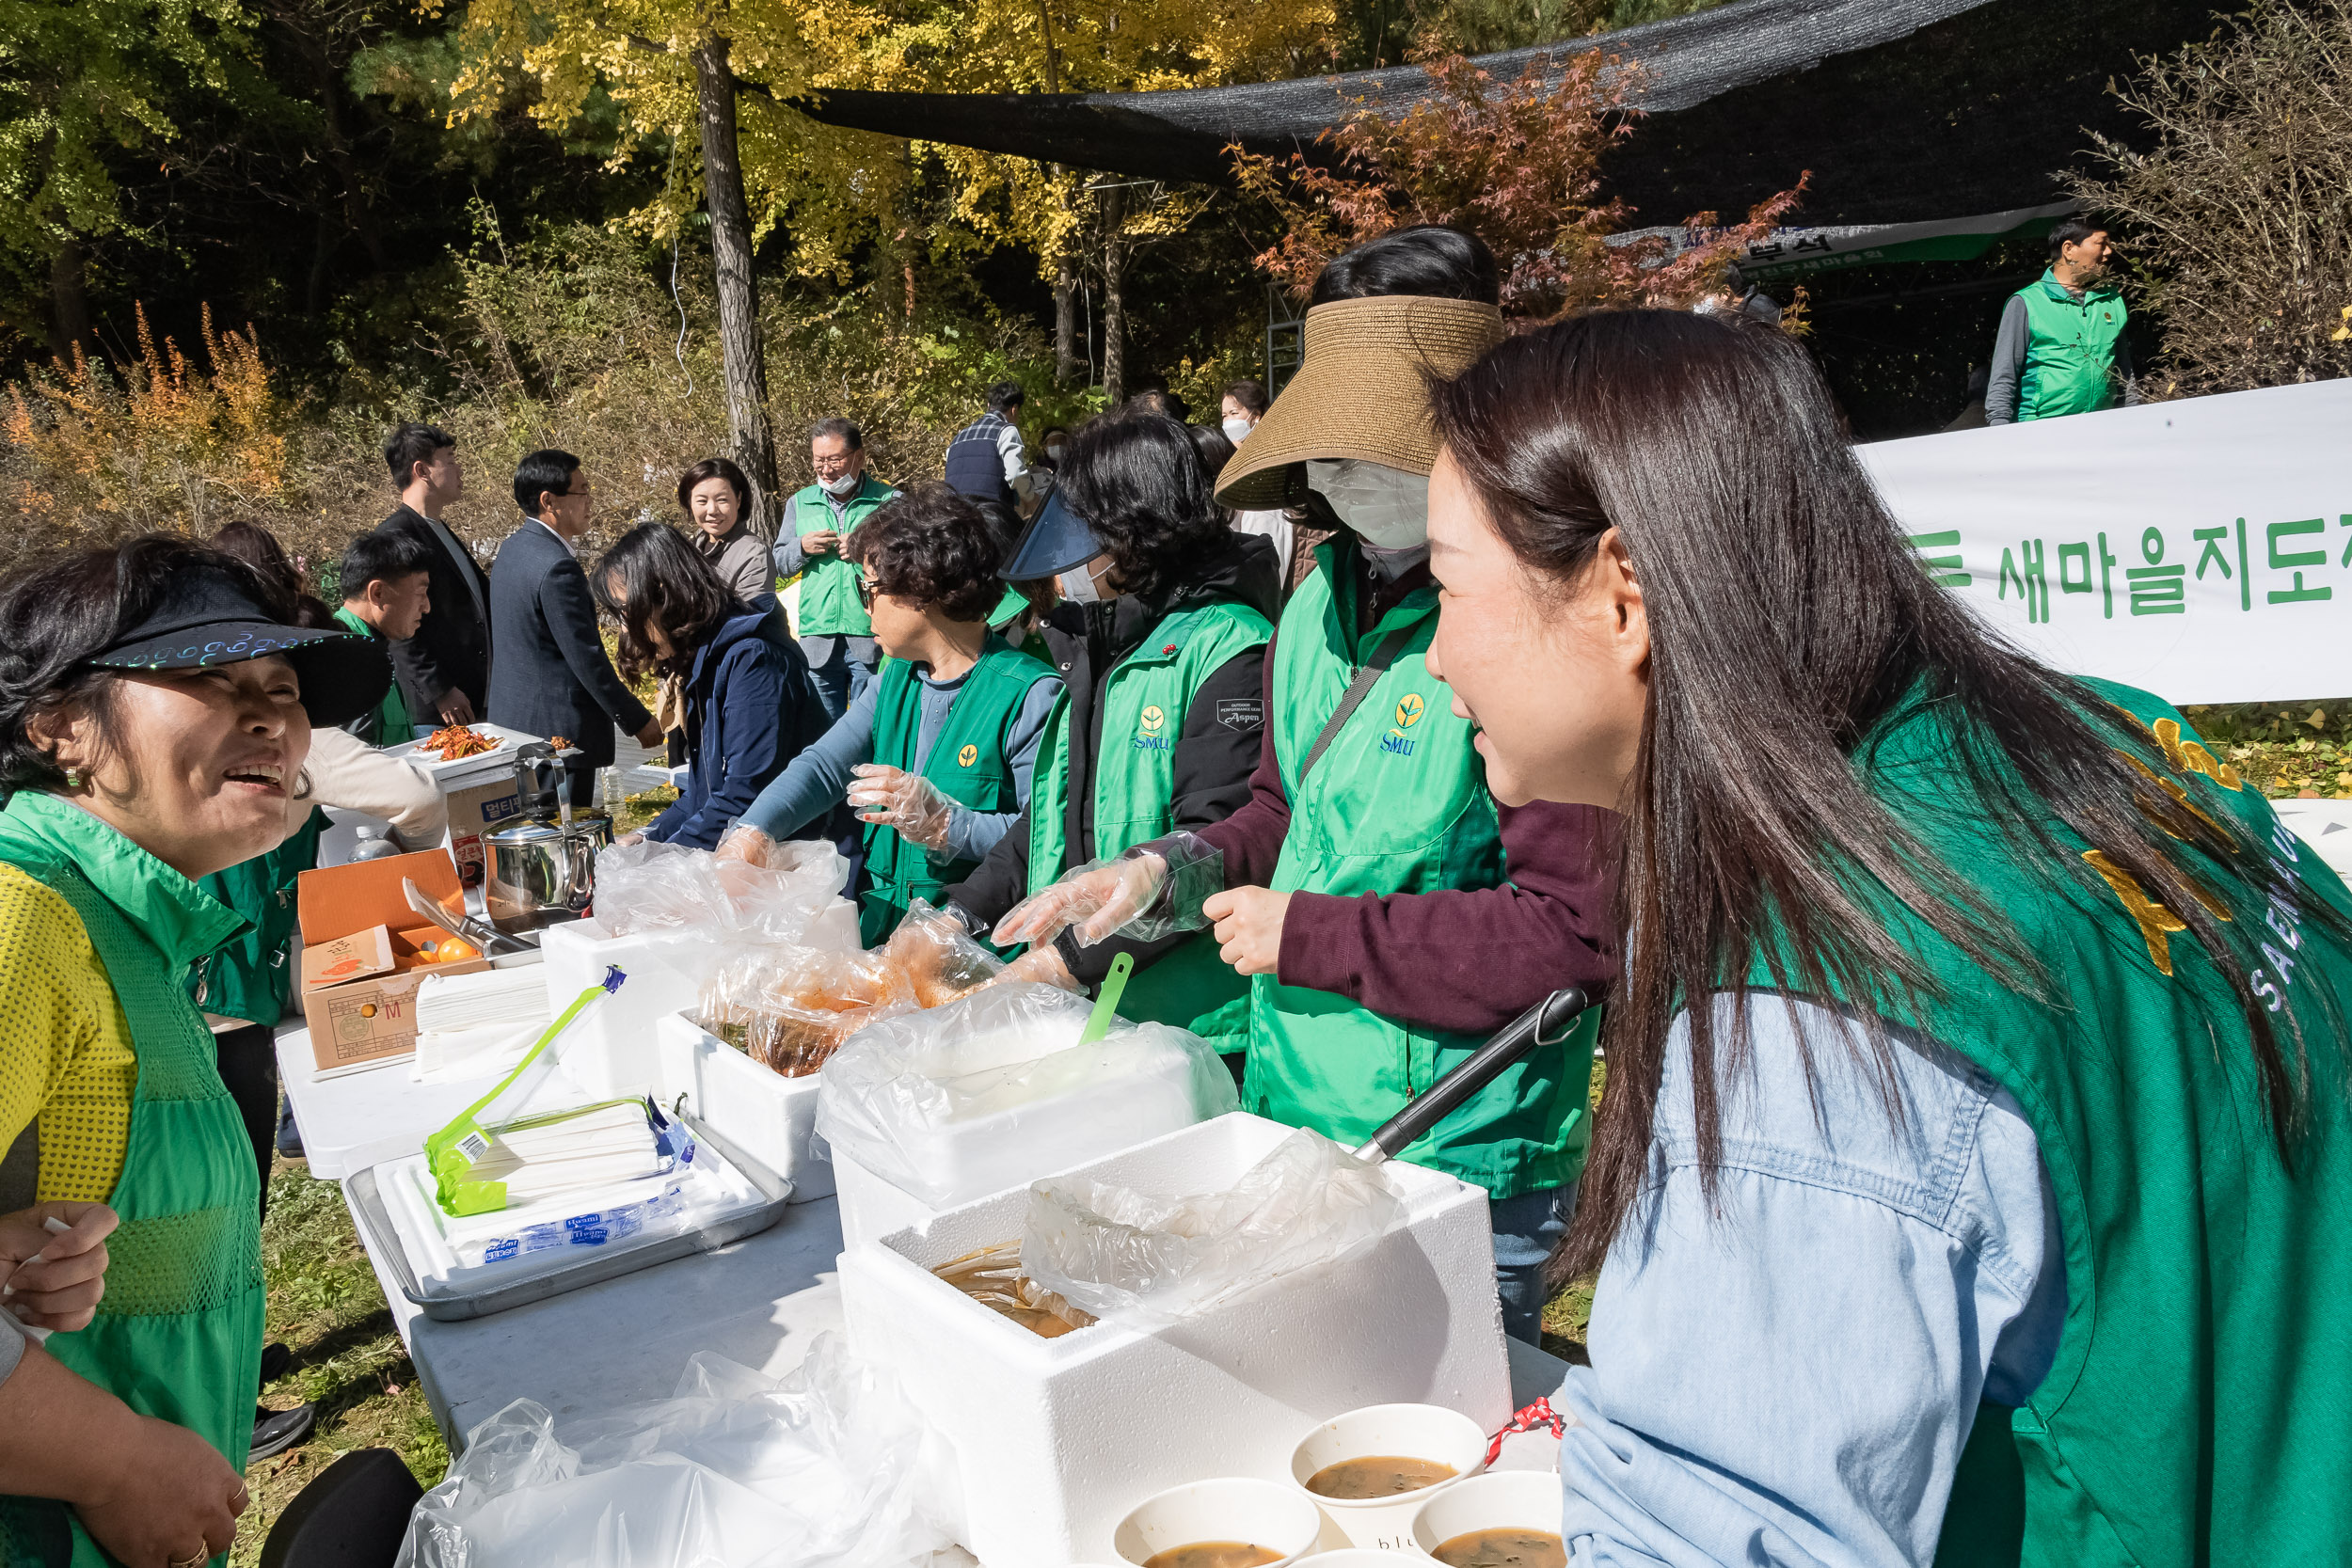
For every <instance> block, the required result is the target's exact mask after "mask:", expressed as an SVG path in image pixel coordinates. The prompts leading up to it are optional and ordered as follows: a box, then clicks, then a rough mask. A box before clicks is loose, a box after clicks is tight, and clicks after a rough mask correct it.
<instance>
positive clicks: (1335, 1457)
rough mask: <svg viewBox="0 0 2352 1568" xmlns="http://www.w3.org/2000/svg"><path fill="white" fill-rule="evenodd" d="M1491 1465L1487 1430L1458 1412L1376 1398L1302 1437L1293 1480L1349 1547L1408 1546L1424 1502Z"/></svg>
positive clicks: (1401, 1548) (1293, 1465) (1294, 1451)
mask: <svg viewBox="0 0 2352 1568" xmlns="http://www.w3.org/2000/svg"><path fill="white" fill-rule="evenodd" d="M1485 1464H1486V1433H1485V1431H1484V1430H1482V1429H1481V1428H1480V1427H1479V1425H1478V1423H1477V1422H1476V1421H1473V1420H1471V1419H1470V1418H1469V1417H1468V1416H1465V1415H1463V1414H1461V1413H1460V1412H1459V1411H1454V1410H1448V1409H1446V1408H1444V1407H1443V1406H1442V1405H1435V1404H1372V1405H1366V1406H1365V1407H1364V1408H1363V1409H1361V1410H1351V1411H1349V1412H1348V1413H1347V1414H1346V1415H1344V1416H1334V1417H1333V1418H1331V1419H1329V1420H1327V1421H1323V1422H1320V1423H1318V1424H1317V1425H1316V1426H1314V1427H1313V1428H1312V1429H1311V1430H1310V1431H1309V1432H1308V1433H1307V1434H1306V1435H1305V1436H1303V1437H1301V1438H1300V1439H1299V1440H1298V1446H1297V1447H1296V1448H1295V1449H1292V1450H1291V1480H1292V1481H1294V1482H1295V1483H1296V1485H1297V1486H1298V1488H1299V1490H1301V1491H1303V1492H1305V1493H1306V1494H1307V1495H1308V1496H1309V1497H1312V1498H1313V1499H1314V1503H1315V1506H1316V1507H1317V1508H1318V1509H1320V1510H1321V1511H1322V1512H1323V1514H1324V1516H1325V1517H1326V1518H1327V1519H1328V1520H1330V1522H1331V1527H1332V1528H1333V1529H1334V1530H1336V1531H1337V1532H1338V1533H1339V1534H1340V1535H1342V1536H1344V1537H1345V1538H1346V1540H1347V1542H1348V1544H1350V1545H1355V1546H1371V1547H1376V1548H1378V1549H1381V1550H1384V1551H1391V1552H1409V1551H1411V1550H1412V1544H1413V1515H1414V1514H1415V1513H1418V1512H1420V1510H1421V1505H1422V1504H1423V1503H1425V1502H1427V1501H1428V1500H1429V1498H1430V1497H1432V1496H1433V1495H1434V1494H1435V1493H1436V1492H1437V1490H1438V1488H1440V1487H1444V1486H1450V1485H1452V1484H1453V1483H1454V1482H1455V1481H1459V1480H1461V1479H1462V1478H1463V1477H1464V1476H1468V1475H1474V1474H1476V1473H1477V1472H1478V1470H1479V1469H1480V1468H1481V1467H1483V1466H1484V1465H1485ZM1325 1539H1326V1540H1328V1539H1330V1537H1329V1536H1328V1535H1327V1536H1326V1537H1325Z"/></svg>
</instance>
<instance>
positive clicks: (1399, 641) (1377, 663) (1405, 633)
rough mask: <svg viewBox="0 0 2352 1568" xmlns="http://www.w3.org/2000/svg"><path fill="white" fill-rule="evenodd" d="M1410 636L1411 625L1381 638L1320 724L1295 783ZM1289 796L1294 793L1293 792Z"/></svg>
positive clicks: (1303, 779)
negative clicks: (1328, 714) (1345, 691)
mask: <svg viewBox="0 0 2352 1568" xmlns="http://www.w3.org/2000/svg"><path fill="white" fill-rule="evenodd" d="M1416 624H1418V623H1416ZM1412 635H1413V627H1412V626H1399V627H1397V628H1396V630H1394V631H1392V632H1391V633H1389V635H1388V636H1386V637H1384V638H1382V639H1381V640H1380V645H1379V646H1378V647H1376V648H1375V649H1373V651H1372V658H1371V660H1370V661H1369V662H1367V663H1366V664H1365V665H1364V667H1363V668H1362V669H1360V670H1359V671H1357V672H1356V678H1355V679H1354V680H1352V681H1350V682H1348V683H1347V694H1346V695H1345V696H1343V697H1342V698H1341V699H1340V705H1339V706H1337V707H1335V708H1333V709H1332V710H1331V717H1330V718H1328V719H1327V720H1325V721H1324V724H1323V733H1322V734H1321V735H1318V736H1315V743H1314V747H1313V749H1312V750H1311V751H1310V752H1308V753H1307V760H1306V762H1305V763H1304V764H1303V765H1301V767H1300V768H1299V769H1298V782H1299V784H1305V783H1306V782H1307V775H1308V774H1310V773H1311V772H1313V771H1314V770H1315V764H1316V763H1318V762H1320V761H1321V760H1323V753H1324V752H1325V751H1326V750H1327V748H1328V747H1329V746H1330V744H1331V742H1332V741H1333V740H1335V739H1337V738H1338V737H1339V733H1340V728H1341V726H1342V725H1343V724H1345V723H1346V722H1347V720H1348V716H1349V715H1350V714H1352V713H1354V712H1355V711H1356V710H1357V709H1358V708H1359V707H1361V706H1363V705H1364V699H1365V698H1366V697H1368V696H1370V695H1371V694H1372V689H1373V687H1374V686H1375V684H1376V683H1377V682H1378V681H1379V679H1380V677H1381V676H1382V675H1383V674H1385V673H1387V672H1388V668H1389V666H1390V665H1391V664H1394V663H1395V662H1396V655H1397V650H1398V649H1400V648H1402V647H1404V646H1405V640H1406V638H1408V637H1410V636H1412ZM1293 793H1294V794H1295V793H1296V792H1295V790H1294V791H1293Z"/></svg>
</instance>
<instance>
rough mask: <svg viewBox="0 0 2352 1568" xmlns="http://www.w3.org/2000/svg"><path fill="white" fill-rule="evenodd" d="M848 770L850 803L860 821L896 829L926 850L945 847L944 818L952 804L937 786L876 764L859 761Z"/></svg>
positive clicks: (945, 822)
mask: <svg viewBox="0 0 2352 1568" xmlns="http://www.w3.org/2000/svg"><path fill="white" fill-rule="evenodd" d="M850 772H851V773H852V774H853V775H854V776H855V777H856V779H857V782H856V783H855V784H851V785H850V804H851V805H852V806H855V807H856V808H857V812H858V819H859V820H860V821H864V822H876V823H880V824H881V825H882V826H883V827H885V828H896V829H898V836H899V837H901V838H903V839H906V840H907V841H908V842H909V843H913V844H919V845H921V846H922V847H924V848H926V849H930V850H943V849H945V848H946V847H947V817H948V814H949V813H950V812H952V811H953V810H954V809H955V802H954V801H952V800H948V799H947V797H946V796H945V795H942V794H941V793H940V792H939V788H938V786H937V785H935V784H932V783H931V782H930V780H929V779H926V778H923V777H921V776H920V775H917V774H914V773H907V772H901V771H900V770H899V769H898V768H891V767H888V766H886V765H884V764H882V763H879V762H862V763H860V764H858V765H857V766H856V767H855V768H851V769H850Z"/></svg>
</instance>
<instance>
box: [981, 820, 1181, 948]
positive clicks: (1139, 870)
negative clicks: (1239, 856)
mask: <svg viewBox="0 0 2352 1568" xmlns="http://www.w3.org/2000/svg"><path fill="white" fill-rule="evenodd" d="M1224 887H1225V856H1224V854H1223V852H1222V851H1220V850H1216V849H1213V848H1211V847H1209V846H1208V845H1207V844H1206V843H1204V842H1202V841H1201V840H1200V838H1198V837H1196V836H1194V835H1193V834H1191V833H1178V834H1177V835H1176V836H1175V837H1174V838H1171V839H1168V840H1166V841H1165V842H1164V843H1163V844H1162V845H1161V847H1159V848H1157V849H1153V850H1148V851H1145V852H1144V853H1141V854H1136V853H1129V854H1128V855H1126V856H1124V857H1122V858H1120V859H1119V860H1114V861H1094V862H1091V863H1088V864H1086V865H1082V866H1080V867H1079V868H1078V869H1077V870H1075V871H1073V872H1071V873H1070V874H1069V875H1068V876H1065V877H1064V878H1062V879H1061V880H1060V881H1057V882H1056V883H1055V884H1054V885H1053V886H1052V887H1049V888H1047V889H1046V890H1045V891H1044V892H1042V893H1040V894H1037V895H1034V896H1032V897H1030V898H1027V899H1025V900H1024V901H1023V902H1021V903H1019V904H1016V905H1014V906H1013V908H1012V910H1011V911H1010V912H1009V913H1008V914H1007V915H1006V916H1005V918H1004V919H1002V920H1000V921H998V922H997V923H996V930H995V934H994V935H993V938H992V939H991V940H993V942H995V943H996V945H998V946H999V947H1006V946H1009V945H1011V944H1012V943H1014V942H1036V943H1038V944H1040V945H1042V944H1044V943H1046V942H1052V941H1053V940H1054V939H1055V938H1056V937H1057V936H1059V935H1060V934H1061V932H1062V930H1063V928H1064V927H1072V928H1074V929H1075V930H1076V932H1077V935H1078V944H1079V945H1080V946H1082V947H1091V946H1093V945H1094V944H1095V943H1096V942H1103V941H1105V940H1107V939H1109V938H1111V937H1113V936H1125V937H1133V938H1134V939H1136V941H1138V942H1152V941H1156V940H1157V939H1159V938H1161V937H1165V936H1172V935H1174V934H1175V933H1176V932H1178V931H1198V930H1202V929H1204V928H1206V927H1207V926H1208V924H1209V920H1208V917H1207V916H1206V915H1205V914H1203V913H1202V912H1201V910H1200V906H1201V904H1202V903H1204V902H1205V901H1207V899H1208V898H1209V897H1211V896H1212V895H1215V894H1216V893H1219V892H1222V891H1223V890H1224Z"/></svg>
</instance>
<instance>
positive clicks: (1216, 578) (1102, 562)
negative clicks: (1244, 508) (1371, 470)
mask: <svg viewBox="0 0 2352 1568" xmlns="http://www.w3.org/2000/svg"><path fill="white" fill-rule="evenodd" d="M1213 481H1214V476H1213V475H1211V474H1210V473H1209V472H1208V470H1207V469H1206V468H1204V467H1202V466H1201V463H1200V454H1199V451H1198V450H1197V449H1196V448H1195V446H1194V444H1193V441H1192V438H1191V436H1190V435H1189V433H1187V432H1186V430H1185V429H1184V426H1183V425H1181V424H1179V423H1178V422H1177V421H1176V420H1172V419H1170V418H1168V416H1167V415H1165V414H1159V413H1152V412H1148V411H1143V410H1122V411H1120V412H1118V413H1114V414H1106V415H1104V417H1102V418H1101V419H1098V420H1091V421H1089V423H1088V424H1086V425H1085V426H1083V427H1082V428H1081V429H1080V430H1079V431H1078V432H1077V434H1076V435H1075V436H1072V437H1071V438H1070V441H1069V446H1068V449H1067V450H1066V451H1065V452H1064V453H1063V456H1062V463H1061V468H1060V481H1059V483H1057V485H1056V487H1055V490H1054V493H1053V495H1052V496H1051V497H1049V498H1048V499H1047V500H1046V502H1045V506H1044V508H1043V510H1041V512H1040V513H1039V514H1038V515H1037V518H1036V520H1035V521H1034V522H1032V523H1031V525H1030V527H1029V529H1028V531H1027V532H1026V533H1025V535H1024V536H1023V538H1022V540H1021V542H1020V544H1019V546H1017V547H1016V548H1015V549H1014V550H1013V551H1012V553H1011V554H1010V556H1009V557H1008V558H1007V560H1006V562H1005V568H1004V575H1005V576H1006V577H1007V578H1012V579H1014V580H1022V579H1028V578H1042V577H1048V576H1053V575H1057V574H1058V576H1059V578H1060V581H1061V584H1062V595H1063V602H1062V603H1060V604H1059V605H1057V606H1056V607H1055V608H1054V610H1053V613H1052V614H1051V616H1050V617H1049V618H1048V619H1047V620H1046V621H1045V623H1044V625H1043V626H1042V628H1041V629H1042V633H1043V637H1044V644H1045V651H1046V657H1049V658H1050V659H1051V660H1052V661H1053V663H1054V664H1055V666H1056V667H1057V669H1059V670H1060V671H1061V673H1062V679H1063V681H1064V683H1065V695H1064V697H1063V700H1062V701H1061V702H1060V703H1059V704H1058V705H1057V706H1056V707H1055V709H1054V716H1053V719H1052V720H1051V721H1049V723H1048V725H1047V727H1046V733H1045V744H1044V746H1043V748H1042V750H1041V752H1040V755H1039V763H1038V773H1037V788H1036V793H1035V794H1034V796H1033V797H1032V798H1031V800H1030V803H1029V810H1028V812H1027V814H1026V816H1025V820H1024V821H1023V822H1021V823H1019V824H1017V825H1016V826H1015V827H1014V828H1013V830H1012V831H1011V832H1009V833H1007V834H1006V835H1005V836H1004V838H1003V840H1001V841H1000V842H999V843H998V844H997V846H996V848H995V850H994V852H993V853H992V854H991V855H990V856H989V857H988V859H987V860H986V861H985V862H984V863H982V864H981V865H980V867H979V869H978V870H977V871H976V872H974V873H973V874H972V875H971V876H970V877H969V878H967V879H964V880H963V881H961V882H959V883H957V884H955V885H954V886H951V887H949V888H948V889H947V890H946V893H947V897H948V899H949V900H950V903H949V906H948V907H949V909H950V910H951V911H956V912H958V914H959V916H960V918H962V919H963V920H964V921H965V923H966V925H967V926H969V927H971V928H972V929H973V930H974V932H975V933H976V934H977V933H984V932H986V931H987V930H988V929H989V928H990V927H993V926H994V925H995V924H996V922H997V921H998V920H999V919H1001V918H1002V917H1003V916H1004V915H1005V913H1006V912H1007V911H1009V910H1010V909H1011V908H1012V907H1013V906H1014V905H1015V904H1017V903H1019V902H1021V901H1022V900H1023V899H1024V898H1025V897H1027V896H1028V895H1030V894H1031V893H1033V892H1035V891H1037V890H1038V889H1041V888H1043V887H1045V886H1047V885H1049V884H1051V883H1052V882H1053V881H1055V880H1056V879H1057V878H1059V877H1060V876H1061V875H1062V874H1063V873H1064V872H1065V871H1068V870H1071V869H1073V867H1075V866H1078V865H1083V864H1085V863H1088V862H1090V861H1103V860H1110V859H1113V858H1115V857H1116V856H1119V855H1120V854H1123V853H1125V851H1126V850H1127V849H1128V848H1129V847H1131V846H1134V845H1136V844H1141V843H1144V842H1146V841H1148V840H1152V839H1157V838H1160V837H1162V836H1164V835H1165V834H1168V833H1170V832H1184V831H1188V830H1191V829H1194V828H1202V827H1206V826H1208V825H1209V824H1210V823H1212V822H1219V821H1222V820H1224V819H1225V818H1226V817H1228V816H1232V814H1233V812H1234V811H1235V810H1236V809H1237V808H1238V807H1240V806H1241V805H1242V804H1243V803H1244V802H1245V801H1247V800H1248V799H1249V775H1250V771H1251V770H1252V769H1253V768H1255V767H1256V766H1257V762H1258V748H1259V744H1260V741H1261V739H1262V738H1263V732H1264V728H1265V721H1264V705H1263V702H1262V700H1261V696H1260V684H1261V682H1262V680H1263V674H1264V667H1265V644H1266V640H1267V639H1268V638H1269V637H1271V636H1272V635H1273V630H1274V626H1273V618H1274V616H1275V615H1276V614H1277V613H1279V601H1280V596H1281V589H1280V584H1279V581H1278V580H1277V578H1276V572H1275V557H1274V550H1273V547H1272V546H1269V545H1267V544H1266V543H1265V542H1264V541H1263V540H1261V539H1255V538H1252V537H1251V536H1249V535H1248V534H1240V533H1235V532H1234V531H1232V529H1231V528H1229V527H1227V526H1226V523H1225V517H1224V514H1223V513H1221V512H1220V511H1218V510H1217V505H1216V497H1215V496H1214V495H1213V494H1212V493H1211V484H1212V483H1213ZM1122 952H1124V953H1129V954H1132V955H1133V957H1134V958H1135V963H1136V974H1135V977H1134V978H1133V979H1132V980H1130V981H1129V982H1128V985H1127V990H1126V992H1125V995H1124V999H1123V1000H1122V1001H1121V1002H1120V1008H1119V1010H1120V1012H1121V1013H1123V1014H1124V1015H1126V1016H1127V1017H1129V1018H1132V1019H1137V1020H1143V1021H1152V1022H1168V1023H1174V1024H1177V1025H1179V1026H1181V1027H1184V1028H1187V1029H1190V1030H1192V1031H1193V1032H1194V1033H1196V1034H1199V1035H1200V1036H1201V1037H1204V1038H1206V1039H1208V1040H1209V1041H1210V1043H1212V1044H1213V1045H1216V1047H1217V1048H1218V1049H1219V1050H1222V1051H1239V1050H1241V1049H1242V1048H1243V1047H1244V1046H1245V1045H1246V1044H1247V1043H1248V1019H1249V1006H1248V1000H1249V983H1248V981H1247V980H1244V979H1243V978H1242V977H1241V976H1239V975H1237V974H1234V973H1233V972H1232V970H1231V969H1229V968H1227V967H1226V966H1225V965H1224V964H1223V963H1221V962H1220V961H1218V958H1217V956H1216V942H1215V940H1213V939H1212V938H1211V937H1210V936H1209V935H1208V933H1206V932H1204V931H1194V932H1180V933H1176V934H1174V935H1170V936H1164V937H1160V938H1158V939H1156V940H1152V941H1135V940H1132V939H1127V938H1115V939H1113V940H1111V941H1109V942H1097V943H1095V944H1094V945H1093V946H1091V947H1081V946H1079V945H1078V942H1077V940H1076V938H1075V937H1074V936H1073V935H1070V934H1068V933H1065V934H1064V936H1063V937H1062V938H1060V939H1058V940H1057V941H1056V942H1053V943H1051V944H1049V945H1045V946H1041V947H1039V948H1038V949H1036V950H1035V951H1034V952H1032V953H1030V954H1026V955H1025V956H1024V957H1023V958H1021V959H1020V960H1018V962H1017V963H1016V964H1015V966H1014V967H1015V969H1016V970H1017V971H1019V972H1020V973H1022V974H1024V975H1025V976H1031V977H1035V978H1038V979H1042V980H1047V981H1049V982H1051V983H1054V984H1057V985H1069V984H1071V983H1073V981H1074V982H1076V983H1079V984H1082V985H1084V986H1086V987H1088V988H1089V989H1092V988H1093V987H1095V986H1098V985H1099V984H1100V983H1101V982H1102V979H1103V976H1104V974H1107V973H1108V972H1109V969H1110V965H1111V960H1112V959H1113V958H1115V957H1116V956H1117V955H1118V954H1120V953H1122Z"/></svg>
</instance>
